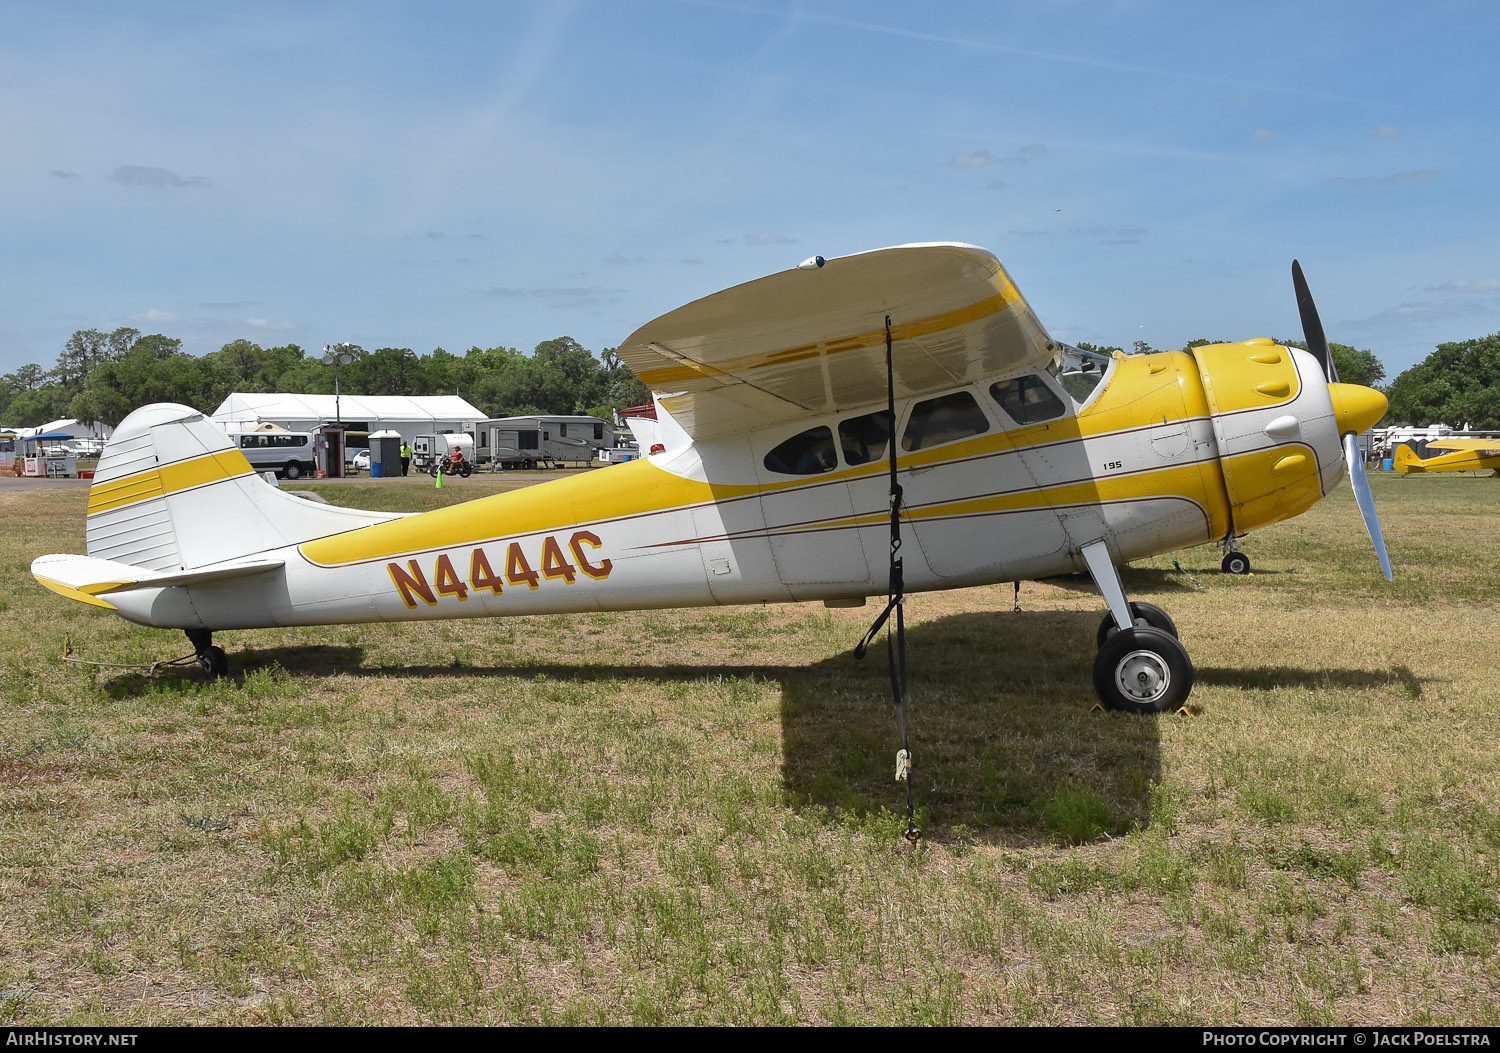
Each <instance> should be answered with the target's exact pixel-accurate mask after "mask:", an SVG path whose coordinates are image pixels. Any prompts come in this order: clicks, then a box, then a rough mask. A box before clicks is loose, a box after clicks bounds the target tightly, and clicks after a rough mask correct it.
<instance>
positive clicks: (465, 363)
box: [0, 327, 651, 427]
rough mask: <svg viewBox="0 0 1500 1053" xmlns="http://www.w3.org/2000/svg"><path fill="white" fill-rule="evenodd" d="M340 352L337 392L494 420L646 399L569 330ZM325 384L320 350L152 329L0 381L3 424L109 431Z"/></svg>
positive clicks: (75, 340)
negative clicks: (135, 421) (158, 416)
mask: <svg viewBox="0 0 1500 1053" xmlns="http://www.w3.org/2000/svg"><path fill="white" fill-rule="evenodd" d="M337 350H338V352H339V353H340V354H342V355H348V356H349V357H350V358H351V361H350V362H348V363H347V364H342V365H339V366H338V367H337V385H338V390H339V391H340V392H342V393H343V394H346V395H453V394H457V395H461V396H463V398H464V399H466V400H467V401H468V402H470V403H471V404H473V405H474V406H475V407H476V408H477V409H479V410H482V411H483V412H484V413H486V414H488V415H490V416H492V417H502V416H525V415H531V414H538V413H548V414H573V413H582V414H589V415H591V416H599V417H605V418H606V419H607V418H608V417H609V415H610V413H611V412H612V411H613V410H615V409H618V408H621V407H624V406H636V405H640V404H642V403H644V402H647V401H649V400H650V397H651V396H650V393H649V392H648V391H647V390H646V387H645V385H644V384H642V383H641V382H640V381H639V380H638V379H637V378H636V376H635V374H634V373H632V372H631V371H630V369H629V367H627V366H626V365H625V364H624V363H623V362H621V361H620V358H619V355H618V354H617V353H616V351H615V349H614V348H605V349H604V351H603V352H602V353H601V355H599V356H598V357H596V356H595V355H594V353H593V352H591V351H589V350H588V349H587V348H585V347H584V346H583V345H582V344H580V343H578V341H576V340H574V339H573V338H572V337H568V336H562V337H558V338H557V339H555V340H545V341H543V342H542V343H540V344H538V345H537V346H536V348H535V349H534V350H533V351H532V352H531V354H529V355H528V354H524V353H522V352H520V351H518V350H516V349H515V348H513V347H491V348H480V347H471V348H469V350H468V351H467V352H466V353H464V354H462V355H455V354H453V353H451V352H449V351H445V350H443V349H442V348H441V347H439V348H437V349H435V350H433V351H432V352H431V353H430V354H426V355H418V354H417V353H416V352H414V351H412V350H411V348H407V347H381V348H376V349H375V350H374V351H366V350H365V349H364V348H362V347H360V346H358V345H356V344H341V345H340V346H339V347H338V349H337ZM334 384H335V367H334V366H333V365H329V364H325V363H324V362H323V360H322V352H321V351H312V352H309V351H308V350H306V349H304V348H302V347H299V346H298V345H296V344H286V345H283V346H281V347H261V346H260V345H259V344H256V343H253V342H252V341H250V340H233V341H231V342H230V343H227V344H225V345H224V346H223V347H222V348H220V349H219V350H218V351H215V352H212V353H210V354H206V355H203V356H201V357H199V356H194V355H189V354H186V353H184V352H183V350H182V341H181V340H178V339H176V338H174V337H169V336H163V335H162V334H160V333H152V334H148V335H142V334H141V332H140V331H139V330H137V329H131V328H129V327H121V328H119V329H115V330H113V331H112V332H108V333H106V332H102V331H100V330H98V329H80V330H78V331H77V332H75V333H74V334H73V335H72V336H71V337H70V338H69V339H68V342H67V344H66V345H65V346H64V347H63V351H62V354H60V355H59V356H58V359H57V364H56V365H55V366H54V367H53V368H52V369H50V370H47V369H43V368H42V367H41V366H39V365H36V364H28V365H24V366H22V367H21V368H20V369H18V370H16V371H15V372H14V373H8V374H6V375H4V376H3V377H0V421H4V422H5V423H7V424H10V425H12V426H15V427H30V426H35V425H38V424H42V423H45V422H46V421H49V420H57V419H59V418H66V417H72V418H75V419H77V420H79V421H83V422H84V423H89V424H92V423H95V422H100V423H104V424H107V425H109V426H110V427H114V426H115V425H117V424H119V423H120V421H121V420H123V419H124V418H125V416H126V414H128V413H130V412H131V411H132V410H134V409H136V408H138V407H140V406H145V405H149V404H150V403H153V402H180V403H183V404H185V405H188V406H192V407H194V408H195V409H199V410H202V411H203V412H205V413H212V412H213V411H214V410H215V409H217V408H218V407H219V405H220V404H221V403H222V402H223V401H224V399H225V398H226V397H228V395H229V394H230V393H231V392H235V391H253V392H275V391H284V392H296V393H303V394H327V395H331V394H333V393H334Z"/></svg>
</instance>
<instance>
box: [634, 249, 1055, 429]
mask: <svg viewBox="0 0 1500 1053" xmlns="http://www.w3.org/2000/svg"><path fill="white" fill-rule="evenodd" d="M887 315H889V316H890V318H891V331H892V338H893V346H892V351H893V362H894V366H895V374H896V395H897V397H898V398H902V397H910V396H913V395H921V394H925V393H928V392H935V391H940V390H944V389H947V388H952V387H956V386H958V385H961V384H965V383H971V382H974V381H977V380H980V379H982V378H984V377H992V376H998V375H1003V374H1005V373H1011V372H1021V371H1024V370H1026V369H1028V368H1032V367H1036V366H1040V365H1041V364H1042V363H1044V362H1046V361H1047V360H1048V359H1050V358H1051V357H1052V355H1053V353H1054V351H1055V347H1054V345H1053V342H1052V339H1051V337H1049V336H1048V335H1047V331H1046V329H1044V328H1043V327H1042V323H1041V322H1040V321H1039V320H1038V319H1037V317H1036V315H1035V314H1034V313H1033V312H1032V310H1031V308H1030V307H1029V306H1028V305H1027V303H1026V301H1025V300H1024V299H1023V298H1022V297H1021V294H1020V293H1019V292H1018V291H1017V290H1016V287H1015V285H1014V284H1012V282H1011V280H1010V276H1009V275H1008V274H1006V273H1005V268H1004V267H1002V266H1001V265H1000V261H999V260H997V259H996V258H995V257H994V256H993V255H992V254H991V253H989V252H987V251H986V250H984V249H981V248H978V247H976V246H973V245H962V244H957V243H943V244H928V245H901V246H898V247H896V248H889V249H876V250H874V251H873V252H863V253H858V254H856V255H853V256H841V257H837V258H835V259H830V260H827V261H825V263H824V264H823V265H822V266H810V267H805V268H804V267H797V268H793V269H791V270H786V271H781V272H780V273H777V274H772V275H768V276H767V277H764V278H759V279H757V280H755V281H752V282H747V283H745V284H744V285H737V286H735V287H734V288H731V289H725V290H724V291H722V292H717V293H714V294H713V295H711V296H706V297H704V298H703V299H701V300H695V301H693V302H692V303H690V304H688V305H686V306H685V307H679V308H678V309H677V310H675V311H672V312H670V313H668V314H664V315H662V316H661V317H660V318H658V319H656V320H655V321H653V322H649V323H647V324H646V325H644V326H642V327H641V328H640V329H638V330H636V332H635V333H633V334H631V336H630V337H629V338H628V339H627V340H626V341H625V343H624V344H623V345H621V347H620V357H621V358H622V359H623V360H624V361H625V363H626V365H628V366H629V367H630V368H631V369H632V370H634V371H635V373H636V375H637V376H638V377H640V378H641V380H642V382H644V383H645V384H646V386H647V387H649V388H651V389H652V391H654V392H656V393H657V395H658V397H659V398H660V399H661V401H662V404H663V405H664V406H665V407H666V408H667V410H668V411H669V412H671V414H672V416H673V417H674V418H675V419H676V420H677V421H678V422H679V423H680V424H681V425H682V426H683V427H684V428H685V429H686V430H687V432H688V433H689V434H690V435H692V436H693V438H695V439H706V438H712V437H715V436H718V435H724V434H727V433H730V432H734V431H741V430H746V429H749V428H752V427H761V426H764V425H766V424H772V423H776V422H777V421H782V420H798V419H802V418H805V417H808V416H812V415H816V414H822V413H835V412H841V411H843V410H845V409H849V408H852V407H856V406H865V405H871V404H874V403H879V402H883V401H884V400H885V395H886V387H885V318H886V316H887Z"/></svg>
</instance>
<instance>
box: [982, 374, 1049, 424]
mask: <svg viewBox="0 0 1500 1053" xmlns="http://www.w3.org/2000/svg"><path fill="white" fill-rule="evenodd" d="M990 394H991V395H993V396H994V397H995V401H996V402H998V403H999V404H1000V408H1001V409H1003V410H1004V411H1005V414H1006V416H1008V417H1010V419H1011V420H1013V421H1015V422H1016V423H1017V424H1040V423H1042V422H1043V421H1048V420H1056V419H1057V418H1058V417H1061V416H1062V415H1063V414H1065V413H1066V412H1067V409H1066V408H1065V407H1064V406H1063V401H1062V399H1060V398H1058V396H1057V392H1055V391H1053V390H1052V389H1051V388H1050V387H1049V386H1048V385H1047V382H1046V381H1045V380H1043V379H1042V378H1041V377H1039V376H1037V375H1036V374H1034V373H1033V374H1028V375H1027V376H1024V377H1015V378H1014V379H1011V380H1002V381H999V382H998V383H995V384H991V385H990Z"/></svg>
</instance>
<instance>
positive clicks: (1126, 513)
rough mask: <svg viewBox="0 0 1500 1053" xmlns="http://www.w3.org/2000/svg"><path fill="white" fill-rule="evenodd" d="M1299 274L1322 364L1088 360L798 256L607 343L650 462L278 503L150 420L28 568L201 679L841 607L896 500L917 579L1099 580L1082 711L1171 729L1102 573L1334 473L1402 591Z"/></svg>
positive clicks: (907, 558)
mask: <svg viewBox="0 0 1500 1053" xmlns="http://www.w3.org/2000/svg"><path fill="white" fill-rule="evenodd" d="M1294 276H1295V278H1296V281H1297V289H1298V295H1299V300H1302V299H1304V298H1305V300H1306V304H1305V305H1304V307H1303V314H1304V323H1305V324H1304V328H1308V324H1307V323H1308V315H1309V311H1310V312H1311V323H1312V324H1313V325H1315V326H1316V338H1314V334H1313V333H1312V332H1309V333H1308V336H1309V341H1308V342H1309V345H1310V346H1311V347H1313V348H1315V350H1314V351H1313V352H1311V353H1309V352H1306V351H1301V350H1296V349H1291V348H1286V347H1280V346H1277V345H1276V344H1273V343H1272V342H1271V341H1270V340H1249V341H1246V342H1244V343H1238V344H1217V345H1212V346H1208V347H1198V348H1194V349H1193V351H1192V352H1191V353H1186V352H1162V353H1157V354H1148V355H1131V356H1125V355H1120V354H1116V355H1114V356H1113V357H1105V356H1098V355H1092V354H1087V353H1085V352H1082V351H1079V350H1077V349H1076V348H1071V347H1069V346H1067V345H1064V344H1060V343H1058V342H1057V341H1055V340H1053V339H1052V338H1051V337H1050V336H1048V334H1047V332H1046V330H1045V329H1044V328H1043V327H1042V324H1041V322H1040V321H1038V319H1037V317H1036V315H1035V314H1034V313H1033V312H1032V310H1031V308H1030V307H1029V306H1028V305H1027V303H1026V301H1025V300H1024V299H1022V297H1021V294H1020V293H1019V292H1017V291H1016V287H1015V286H1014V285H1013V284H1012V283H1011V280H1010V277H1009V276H1008V275H1007V274H1006V272H1005V270H1004V268H1002V267H1001V265H1000V262H999V261H998V260H997V259H996V258H995V257H994V256H992V255H991V254H990V253H989V252H987V251H985V250H983V249H980V248H976V247H974V246H971V245H963V244H921V245H906V246H900V247H897V248H889V249H880V250H877V251H873V252H866V253H860V254H857V255H852V256H844V257H840V258H836V259H829V260H824V259H823V258H821V257H814V258H813V259H811V260H808V261H806V262H805V263H803V264H801V265H799V266H798V267H796V268H793V269H791V270H787V271H784V272H781V273H778V274H773V275H770V276H768V277H765V278H761V279H759V280H757V281H752V282H749V283H747V284H744V285H739V286H736V287H734V288H731V289H727V290H725V291H723V292H719V293H716V294H714V295H712V296H708V297H706V298H704V299H701V300H697V301H695V302H693V303H690V304H688V305H687V306H685V307H682V308H679V309H678V310H675V311H672V312H670V313H669V314H666V315H663V316H662V317H660V318H658V319H656V320H655V321H654V322H651V323H650V324H648V325H646V326H644V327H643V328H641V329H640V330H638V331H637V332H636V333H634V334H633V335H632V336H630V338H629V339H628V340H626V341H625V343H624V344H623V345H622V346H621V348H620V355H621V358H622V359H623V360H624V361H625V362H626V363H627V364H628V365H629V366H630V367H631V368H632V369H633V370H634V371H635V372H636V374H637V375H638V376H639V377H640V378H641V379H642V380H643V381H644V382H645V383H646V384H647V385H648V386H650V387H651V389H652V390H653V391H654V392H656V394H657V399H658V402H659V405H660V408H661V413H660V415H659V418H660V434H659V438H660V439H661V442H662V446H663V447H664V449H663V450H662V452H659V453H655V454H653V455H652V456H650V457H648V458H645V459H642V460H639V461H634V462H631V463H627V464H623V465H619V466H616V467H611V468H609V469H607V470H600V471H597V472H593V473H589V474H588V475H584V476H579V477H574V478H568V479H561V480H557V481H554V482H550V483H546V484H544V485H539V486H535V487H531V488H528V489H524V490H519V491H515V492H511V493H505V494H497V495H494V496H491V497H484V498H480V499H478V500H475V501H471V502H468V503H466V504H461V505H456V506H453V507H449V508H443V509H439V510H436V511H431V512H425V513H421V514H416V515H398V514H393V513H383V512H362V511H351V510H347V509H342V508H336V507H330V506H327V505H320V504H314V503H311V502H308V501H306V500H302V499H299V498H297V497H295V496H292V495H290V494H287V493H283V492H282V491H280V490H277V489H276V488H275V487H273V486H270V485H267V483H266V482H264V481H263V480H262V479H261V478H260V477H259V476H258V475H256V473H255V472H254V471H253V470H252V469H251V468H250V466H249V464H248V463H246V461H245V459H244V457H243V456H241V455H240V453H239V451H238V450H236V449H235V448H234V447H233V446H232V445H231V444H230V443H229V441H228V439H226V438H225V436H224V433H223V432H222V431H221V430H220V429H219V428H218V426H217V425H215V424H213V423H212V422H210V421H209V420H207V419H205V418H204V416H203V415H202V414H200V413H198V412H196V411H194V410H192V409H189V408H188V407H185V406H178V405H165V404H163V405H153V406H147V407H144V408H142V409H139V410H136V411H135V412H134V413H132V414H131V415H130V416H129V417H127V418H126V419H125V420H124V421H123V422H121V424H120V426H119V427H118V428H117V429H116V430H115V433H114V437H113V439H112V440H111V441H110V443H109V445H108V447H107V448H106V449H105V451H104V455H103V457H102V458H101V460H100V462H99V467H98V471H97V473H96V475H95V477H94V484H93V488H92V490H91V491H90V493H89V503H88V519H87V539H88V555H87V556H77V555H51V556H43V557H41V558H39V559H37V560H36V561H35V562H34V563H33V564H32V573H33V574H34V575H35V576H36V578H37V579H38V580H39V581H40V582H41V583H42V584H44V585H46V586H47V587H48V588H50V589H52V590H54V591H55V592H58V593H61V594H63V595H65V596H69V597H72V598H73V599H77V600H82V601H83V602H85V603H89V604H93V605H95V606H98V607H104V608H107V609H110V610H113V611H115V612H117V613H118V614H119V615H120V616H121V617H124V618H126V619H129V620H130V621H133V622H137V623H140V624H144V625H151V626H157V627H160V628H173V629H182V630H185V631H186V632H187V635H188V637H189V639H190V640H191V641H192V644H193V646H194V648H195V651H196V654H197V657H198V661H199V663H200V664H201V665H202V667H203V668H204V670H205V671H206V672H208V673H209V674H210V675H217V674H222V673H223V672H225V670H226V661H225V656H224V652H223V651H222V650H221V649H220V648H219V647H216V646H214V645H213V644H212V639H211V634H212V633H213V632H214V631H216V630H222V629H240V628H256V627H263V626H288V625H324V624H332V623H345V622H374V621H394V620H413V621H416V620H429V619H438V618H472V617H486V616H506V615H523V614H547V613H562V612H583V611H607V610H627V609H644V608H658V607H685V606H707V605H711V604H743V603H764V602H776V601H807V600H821V601H823V602H824V603H826V604H828V605H829V606H858V605H860V604H862V603H863V602H864V600H865V598H866V597H868V596H871V595H883V594H886V593H887V591H888V588H890V587H891V586H892V584H893V582H892V578H893V576H894V575H893V572H892V567H891V563H890V557H891V554H892V548H893V546H892V545H891V541H890V532H891V530H892V523H891V519H892V516H891V510H890V509H891V504H892V497H891V494H892V486H891V484H892V482H899V485H900V487H901V491H900V495H901V496H900V499H899V501H898V502H897V506H898V508H899V528H900V530H901V532H902V536H903V537H904V540H905V545H904V548H903V549H902V550H901V551H902V556H901V558H902V561H903V563H904V583H905V588H906V589H907V590H910V591H921V590H932V589H947V588H959V587H964V586H971V585H984V584H990V583H996V582H1006V581H1020V580H1029V579H1035V578H1042V577H1048V576H1053V575H1058V574H1062V573H1067V572H1072V571H1075V570H1086V571H1088V572H1089V573H1090V574H1091V575H1092V576H1093V579H1094V581H1095V582H1096V583H1097V585H1098V587H1099V589H1100V591H1101V593H1102V594H1103V596H1104V599H1105V600H1106V602H1107V604H1108V607H1109V613H1108V614H1107V615H1106V616H1105V619H1104V623H1103V625H1101V627H1100V632H1099V643H1100V648H1099V652H1098V655H1097V658H1096V659H1095V665H1094V680H1095V685H1096V688H1097V690H1098V693H1099V696H1100V698H1101V699H1102V700H1103V701H1104V703H1105V704H1106V705H1109V706H1111V707H1114V708H1119V709H1125V710H1133V711H1137V712H1155V711H1161V710H1165V709H1168V708H1171V707H1176V706H1178V705H1180V704H1181V703H1182V702H1183V700H1184V699H1186V697H1187V695H1188V692H1189V690H1190V689H1191V687H1192V682H1193V669H1192V664H1191V662H1190V661H1189V659H1188V655H1187V652H1186V651H1185V650H1184V648H1183V647H1182V645H1181V644H1180V643H1179V642H1178V640H1177V632H1176V628H1175V626H1174V625H1173V624H1172V620H1171V618H1170V617H1168V616H1167V615H1166V613H1165V612H1163V611H1161V610H1160V609H1159V608H1156V607H1153V606H1151V605H1150V604H1145V603H1134V604H1132V603H1130V602H1129V601H1128V600H1127V598H1126V595H1125V591H1124V589H1123V587H1122V586H1121V582H1120V577H1119V574H1118V573H1117V571H1116V566H1117V564H1121V563H1125V562H1128V561H1130V560H1133V559H1138V558H1141V557H1144V556H1149V555H1153V554H1156V553H1161V552H1165V551H1169V550H1173V549H1176V548H1180V547H1183V546H1187V545H1197V544H1203V543H1208V542H1223V541H1226V540H1228V539H1231V538H1233V537H1235V536H1237V535H1239V534H1242V533H1244V532H1246V531H1249V530H1253V529H1258V528H1260V527H1262V526H1265V525H1267V524H1270V523H1274V522H1277V521H1279V520H1282V519H1286V518H1288V517H1291V516H1295V515H1297V514H1299V513H1301V512H1303V511H1305V510H1306V509H1308V508H1309V507H1311V506H1312V505H1313V504H1314V503H1315V502H1317V501H1318V500H1319V499H1320V498H1322V497H1323V496H1324V495H1326V494H1327V493H1328V492H1329V491H1331V490H1332V489H1333V488H1334V486H1335V485H1337V483H1338V481H1339V477H1340V475H1341V473H1342V472H1343V471H1344V465H1345V460H1346V458H1347V460H1348V465H1349V470H1350V472H1351V475H1352V478H1353V481H1354V484H1355V488H1356V493H1357V494H1358V495H1359V500H1360V506H1361V509H1362V511H1363V514H1364V517H1365V522H1366V525H1367V528H1368V529H1369V531H1370V533H1371V537H1372V539H1373V540H1374V542H1375V545H1376V549H1377V552H1378V554H1379V556H1380V560H1381V563H1382V566H1384V567H1385V571H1386V575H1387V576H1388V577H1389V575H1390V568H1389V561H1388V560H1387V558H1386V555H1385V548H1384V544H1383V542H1382V541H1381V537H1380V529H1379V524H1378V522H1377V520H1376V518H1375V511H1374V507H1373V504H1372V503H1371V501H1370V499H1369V488H1368V485H1367V484H1365V482H1364V472H1363V467H1362V465H1361V463H1360V459H1359V451H1358V444H1357V442H1356V441H1355V438H1354V437H1355V436H1356V435H1357V433H1359V432H1361V431H1364V430H1365V429H1367V428H1369V427H1370V426H1371V425H1373V424H1374V423H1375V421H1376V420H1378V419H1379V418H1380V416H1381V415H1382V414H1383V413H1384V411H1385V405H1386V401H1385V398H1384V397H1383V396H1382V395H1380V394H1379V393H1378V392H1376V391H1373V390H1370V389H1368V388H1364V387H1357V386H1351V385H1347V384H1339V383H1337V377H1336V376H1334V375H1333V367H1332V363H1331V362H1330V361H1329V358H1328V352H1327V342H1326V340H1324V339H1323V338H1322V330H1321V325H1320V324H1317V319H1316V310H1315V309H1314V308H1312V306H1311V298H1310V297H1305V296H1304V294H1305V292H1306V289H1305V282H1303V281H1302V277H1301V272H1300V268H1296V266H1295V264H1294ZM888 363H889V367H890V368H889V372H888V365H887V364H888ZM892 408H893V409H894V420H895V424H896V426H895V427H894V428H893V427H892V426H891V421H892V417H893V414H892ZM893 439H894V445H895V447H896V448H895V449H894V450H893V449H892V441H893ZM888 610H889V608H888ZM1118 626H1125V627H1126V628H1124V629H1123V630H1119V629H1117V627H1118Z"/></svg>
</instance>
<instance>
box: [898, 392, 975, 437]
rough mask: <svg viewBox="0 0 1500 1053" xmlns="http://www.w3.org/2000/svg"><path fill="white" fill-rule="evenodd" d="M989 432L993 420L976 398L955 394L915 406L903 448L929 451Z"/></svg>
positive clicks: (908, 421) (966, 394)
mask: <svg viewBox="0 0 1500 1053" xmlns="http://www.w3.org/2000/svg"><path fill="white" fill-rule="evenodd" d="M989 430H990V421H989V418H988V417H986V416H985V415H984V410H982V409H980V408H979V403H978V402H977V401H975V399H974V396H973V395H971V394H969V393H968V392H967V391H955V392H954V393H953V394H951V395H940V396H938V397H937V398H935V399H927V400H926V401H925V402H918V403H917V404H916V405H915V406H913V407H912V409H911V417H910V418H908V419H907V422H906V431H905V432H903V433H902V435H901V448H902V449H903V450H907V451H911V450H925V449H928V448H930V447H933V446H939V445H941V444H943V443H945V442H956V441H958V440H959V439H967V438H968V437H969V436H971V435H983V434H984V433H985V432H987V431H989Z"/></svg>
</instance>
